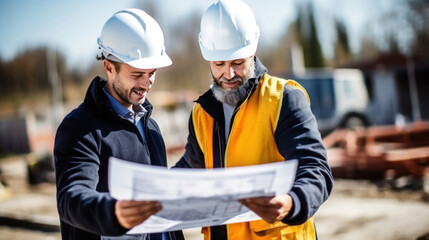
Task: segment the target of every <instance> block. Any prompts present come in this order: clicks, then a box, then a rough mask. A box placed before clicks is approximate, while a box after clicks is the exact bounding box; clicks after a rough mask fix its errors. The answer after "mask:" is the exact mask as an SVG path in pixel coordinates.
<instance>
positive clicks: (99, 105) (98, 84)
mask: <svg viewBox="0 0 429 240" xmlns="http://www.w3.org/2000/svg"><path fill="white" fill-rule="evenodd" d="M98 45H99V47H100V49H101V54H100V55H99V56H98V58H99V59H100V60H102V61H103V66H104V70H105V71H106V75H107V80H106V79H104V78H102V77H95V78H94V80H93V81H92V83H91V85H90V86H89V89H88V91H87V93H86V96H85V99H84V101H83V103H82V104H81V105H80V106H79V107H78V108H76V109H74V110H73V111H72V112H71V113H69V114H68V115H67V116H66V117H65V118H64V120H63V121H62V123H61V124H60V126H59V127H58V130H57V134H56V138H55V146H54V157H55V171H56V181H57V207H58V213H59V216H60V220H61V234H62V239H79V240H80V239H152V240H154V239H157V240H166V239H168V240H175V239H183V235H182V233H181V232H166V233H155V234H141V235H126V232H127V231H128V230H129V229H131V228H132V227H134V226H136V225H138V224H140V223H142V222H144V221H145V220H146V219H148V218H149V217H150V216H151V215H153V214H155V213H157V212H158V211H160V210H161V209H162V206H161V203H160V202H158V201H132V200H116V199H113V198H112V197H111V196H110V195H109V193H108V182H107V171H108V169H107V168H108V159H109V157H116V158H120V159H124V160H127V161H131V162H137V163H142V164H149V165H158V166H167V162H166V152H165V145H164V141H163V139H162V136H161V133H160V130H159V128H158V125H157V124H156V122H155V121H154V120H153V119H152V118H150V114H151V112H152V105H151V104H150V103H149V101H148V100H147V99H146V95H147V93H148V92H149V90H150V89H151V86H152V84H153V83H154V81H155V75H156V71H157V69H158V68H162V67H166V66H169V65H171V63H172V62H171V60H170V58H169V57H168V55H167V53H166V52H165V47H164V37H163V33H162V31H161V28H160V27H159V25H158V23H157V22H156V21H155V20H154V19H153V18H152V17H150V16H149V15H148V14H146V13H145V12H144V11H142V10H139V9H125V10H123V11H119V12H117V13H115V14H114V15H113V16H112V17H111V18H110V19H109V20H108V21H107V22H106V23H105V24H104V26H103V29H102V31H101V35H100V37H99V38H98ZM139 184H145V183H144V182H141V183H139Z"/></svg>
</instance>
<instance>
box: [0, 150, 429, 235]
mask: <svg viewBox="0 0 429 240" xmlns="http://www.w3.org/2000/svg"><path fill="white" fill-rule="evenodd" d="M176 157H177V156H176ZM172 159H174V157H172ZM0 168H1V170H2V172H3V174H2V176H3V178H4V180H5V181H6V182H7V184H8V185H9V188H10V190H11V194H10V196H5V195H3V196H4V198H3V199H0V220H1V221H0V239H14V240H18V239H34V240H38V239H43V240H50V239H52V240H54V239H61V236H60V232H59V231H58V228H59V221H58V215H57V211H56V202H55V185H54V184H52V183H41V184H37V185H34V186H30V185H29V184H28V183H27V177H26V176H27V173H26V162H25V160H24V159H23V158H21V157H12V158H7V159H2V160H1V161H0ZM315 221H316V227H317V232H318V237H319V239H321V240H337V239H338V240H339V239H341V240H344V239H347V240H354V239H360V240H361V239H377V240H401V239H404V240H405V239H419V240H421V239H429V235H428V234H429V202H428V201H427V196H426V195H425V194H424V193H423V192H422V191H416V190H406V189H402V190H392V189H391V188H389V187H387V186H386V185H383V184H382V183H374V182H370V181H364V180H341V179H337V180H336V183H335V188H334V191H333V193H332V195H331V197H330V198H329V200H328V201H327V202H326V203H325V204H324V205H323V206H322V207H321V208H320V209H319V211H318V212H317V214H316V216H315ZM185 236H186V239H191V240H197V239H202V236H201V234H200V229H188V230H186V231H185Z"/></svg>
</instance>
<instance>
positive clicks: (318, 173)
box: [275, 85, 333, 225]
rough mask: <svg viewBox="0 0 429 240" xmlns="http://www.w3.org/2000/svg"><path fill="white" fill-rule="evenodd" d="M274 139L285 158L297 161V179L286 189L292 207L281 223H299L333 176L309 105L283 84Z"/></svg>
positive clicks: (316, 205)
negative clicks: (289, 188) (290, 188)
mask: <svg viewBox="0 0 429 240" xmlns="http://www.w3.org/2000/svg"><path fill="white" fill-rule="evenodd" d="M275 138H276V142H277V146H278V149H279V152H280V153H281V154H282V155H283V156H284V157H285V160H286V161H287V160H288V159H297V160H298V169H297V174H296V179H295V182H294V184H293V186H292V190H291V191H290V192H289V194H290V195H291V196H292V199H293V209H292V211H291V213H290V214H289V215H288V216H287V217H286V218H285V219H284V220H283V222H284V223H286V224H289V225H299V224H302V223H304V222H305V221H307V219H308V218H310V217H312V216H313V215H314V214H315V213H316V211H317V209H318V208H319V207H320V206H321V205H322V203H323V202H324V201H325V200H326V199H327V198H328V196H329V194H330V192H331V190H332V188H333V177H332V173H331V170H330V167H329V165H328V161H327V153H326V149H325V147H324V145H323V143H322V139H321V136H320V133H319V131H318V128H317V123H316V119H315V117H314V115H313V113H312V112H311V109H310V104H309V103H308V101H307V98H306V96H305V94H304V93H303V92H302V91H301V90H299V89H297V88H293V87H291V86H288V85H285V89H284V95H283V102H282V108H281V113H280V116H279V120H278V124H277V129H276V132H275Z"/></svg>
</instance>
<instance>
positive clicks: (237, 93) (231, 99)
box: [210, 60, 255, 106]
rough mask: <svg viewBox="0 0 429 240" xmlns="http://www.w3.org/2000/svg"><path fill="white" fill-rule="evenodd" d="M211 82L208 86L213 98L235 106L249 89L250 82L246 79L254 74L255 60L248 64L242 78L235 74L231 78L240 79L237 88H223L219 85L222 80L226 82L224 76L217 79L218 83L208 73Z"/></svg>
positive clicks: (233, 79)
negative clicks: (247, 69)
mask: <svg viewBox="0 0 429 240" xmlns="http://www.w3.org/2000/svg"><path fill="white" fill-rule="evenodd" d="M210 76H211V79H212V84H211V86H210V88H211V89H212V91H213V95H214V96H215V98H216V99H217V100H218V101H219V102H222V103H226V104H228V105H231V106H236V105H237V104H238V103H239V102H240V101H241V100H243V99H244V98H245V97H246V96H247V90H248V89H249V86H250V82H249V81H248V80H249V79H250V78H253V77H254V76H255V61H253V60H252V61H251V63H250V66H249V71H248V72H246V73H245V74H244V79H242V78H240V77H238V76H235V77H233V78H232V79H231V80H232V81H240V82H241V85H240V86H239V87H238V88H237V89H224V88H222V86H220V83H221V82H222V81H225V82H227V81H228V80H227V79H225V78H224V77H221V78H220V79H219V83H218V82H217V81H216V79H215V78H214V76H213V74H211V73H210Z"/></svg>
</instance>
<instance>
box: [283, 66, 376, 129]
mask: <svg viewBox="0 0 429 240" xmlns="http://www.w3.org/2000/svg"><path fill="white" fill-rule="evenodd" d="M290 78H292V79H294V80H296V81H297V82H298V83H300V84H301V85H302V86H303V87H304V88H305V89H306V90H307V93H308V95H309V97H310V101H311V105H310V106H311V109H312V111H313V113H314V115H315V116H316V119H317V123H318V127H319V130H320V132H321V133H322V135H326V134H328V133H329V132H331V131H332V130H334V129H336V128H353V127H358V126H368V125H369V124H370V120H369V119H370V118H369V117H368V116H367V113H366V111H367V107H368V104H369V100H368V92H367V88H366V85H365V80H364V76H363V73H362V72H361V71H360V70H358V69H306V70H305V72H302V73H300V74H295V75H294V76H291V77H290Z"/></svg>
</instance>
